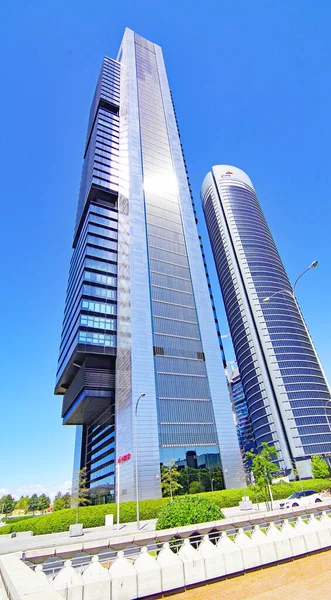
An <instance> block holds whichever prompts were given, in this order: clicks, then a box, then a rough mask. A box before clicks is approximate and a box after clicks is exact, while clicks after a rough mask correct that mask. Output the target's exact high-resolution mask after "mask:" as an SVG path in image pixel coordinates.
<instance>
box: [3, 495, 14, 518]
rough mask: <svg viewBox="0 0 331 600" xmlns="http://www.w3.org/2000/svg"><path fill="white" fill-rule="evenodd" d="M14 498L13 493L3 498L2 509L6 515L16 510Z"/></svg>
mask: <svg viewBox="0 0 331 600" xmlns="http://www.w3.org/2000/svg"><path fill="white" fill-rule="evenodd" d="M14 502H15V500H14V498H13V496H12V495H11V494H7V495H6V496H3V497H2V499H1V510H2V512H3V513H5V515H6V516H7V515H9V514H10V513H11V512H13V510H14Z"/></svg>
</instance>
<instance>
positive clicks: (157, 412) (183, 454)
mask: <svg viewBox="0 0 331 600" xmlns="http://www.w3.org/2000/svg"><path fill="white" fill-rule="evenodd" d="M56 393H57V394H63V395H64V398H63V412H62V416H63V422H64V423H65V424H73V425H77V436H76V450H75V460H74V465H75V466H74V470H78V469H79V468H82V467H83V466H85V467H86V469H87V477H88V484H89V486H90V488H91V491H93V490H94V491H95V494H96V495H99V496H100V495H101V496H102V497H103V498H106V499H107V500H109V499H111V498H112V497H113V495H114V471H115V469H114V466H115V464H116V461H117V460H118V458H119V457H121V456H122V455H124V454H128V453H130V454H131V458H130V460H127V461H126V462H124V463H122V465H121V499H122V500H131V499H133V497H134V482H135V458H136V454H135V441H136V439H137V440H138V455H139V461H138V462H139V487H140V497H141V498H153V497H158V496H159V495H160V493H161V492H160V464H164V465H168V464H171V463H173V464H178V465H181V467H183V466H185V465H186V466H192V464H194V465H196V468H198V466H199V464H201V459H200V458H199V457H202V456H203V460H202V462H203V464H208V463H209V462H210V464H212V465H213V467H214V466H215V464H216V463H215V457H216V462H217V464H218V465H219V467H220V468H222V469H223V477H224V481H225V485H226V486H227V487H233V486H235V485H239V484H240V483H241V482H242V476H243V475H242V469H241V460H240V452H239V447H238V442H237V439H236V432H235V425H234V422H233V418H232V413H231V406H230V402H229V399H228V394H227V389H226V382H225V378H224V373H223V368H222V358H221V353H220V346H219V338H218V335H217V331H216V326H215V322H214V317H213V312H212V307H211V303H210V298H209V292H208V285H207V281H206V276H205V272H204V266H203V261H202V256H201V250H200V242H199V237H198V234H197V229H196V219H195V211H194V207H193V206H192V199H191V194H190V188H189V184H188V178H187V173H186V167H185V161H184V158H183V152H182V148H181V144H180V140H179V133H178V128H177V122H176V116H175V112H174V107H173V103H172V97H171V93H170V90H169V85H168V81H167V75H166V71H165V66H164V62H163V57H162V51H161V49H160V47H159V46H157V45H156V44H153V43H151V42H149V41H147V40H145V39H144V38H142V37H140V36H138V35H137V34H135V33H134V32H133V31H131V30H129V29H126V31H125V34H124V37H123V41H122V44H121V47H120V50H119V54H118V57H117V60H113V59H110V58H105V59H104V61H103V65H102V69H101V73H100V77H99V80H98V83H97V88H96V92H95V95H94V99H93V102H92V107H91V112H90V117H89V123H88V133H87V141H86V148H85V154H84V164H83V171H82V180H81V188H80V195H79V201H78V210H77V220H76V229H75V235H74V251H73V257H72V261H71V267H70V275H69V284H68V291H67V299H66V307H65V317H64V322H63V332H62V341H61V349H60V359H59V366H58V372H57V384H56ZM141 394H145V395H144V396H143V397H141ZM139 398H140V402H139V405H137V403H138V399H139ZM208 456H210V461H209V459H208Z"/></svg>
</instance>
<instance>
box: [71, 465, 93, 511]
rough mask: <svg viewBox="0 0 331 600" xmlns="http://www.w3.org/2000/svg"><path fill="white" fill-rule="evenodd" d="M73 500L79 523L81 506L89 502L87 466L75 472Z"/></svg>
mask: <svg viewBox="0 0 331 600" xmlns="http://www.w3.org/2000/svg"><path fill="white" fill-rule="evenodd" d="M71 501H72V504H73V505H74V506H76V523H78V516H79V507H80V506H84V504H88V503H89V489H88V487H87V469H86V467H83V469H80V470H79V471H76V473H74V478H73V482H72V496H71Z"/></svg>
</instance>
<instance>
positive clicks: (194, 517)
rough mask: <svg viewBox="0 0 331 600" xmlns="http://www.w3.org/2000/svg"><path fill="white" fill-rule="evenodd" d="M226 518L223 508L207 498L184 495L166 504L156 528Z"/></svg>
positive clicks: (167, 527)
mask: <svg viewBox="0 0 331 600" xmlns="http://www.w3.org/2000/svg"><path fill="white" fill-rule="evenodd" d="M219 519H224V515H223V513H222V511H221V509H220V508H219V507H218V506H217V505H216V504H215V503H214V502H211V501H210V500H208V499H207V498H202V497H201V496H184V497H182V498H176V499H175V500H174V501H173V502H169V504H168V505H167V506H165V507H164V508H163V509H162V510H161V512H160V514H159V517H158V520H157V523H156V529H169V528H170V527H179V526H180V525H194V524H196V523H206V522H208V521H218V520H219Z"/></svg>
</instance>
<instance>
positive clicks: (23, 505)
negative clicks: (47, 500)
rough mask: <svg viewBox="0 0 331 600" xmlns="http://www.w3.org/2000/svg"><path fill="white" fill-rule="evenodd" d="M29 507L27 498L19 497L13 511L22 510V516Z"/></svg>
mask: <svg viewBox="0 0 331 600" xmlns="http://www.w3.org/2000/svg"><path fill="white" fill-rule="evenodd" d="M28 505H29V496H21V497H20V499H19V500H17V502H16V505H15V509H17V510H24V514H25V513H27V512H28Z"/></svg>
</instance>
